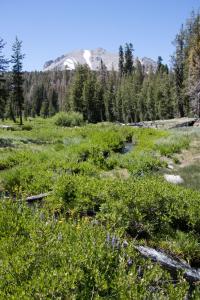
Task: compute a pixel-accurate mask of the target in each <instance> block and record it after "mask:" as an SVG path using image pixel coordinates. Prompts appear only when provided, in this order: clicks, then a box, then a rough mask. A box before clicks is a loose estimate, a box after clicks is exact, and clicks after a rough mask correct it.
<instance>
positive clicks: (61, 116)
mask: <svg viewBox="0 0 200 300" xmlns="http://www.w3.org/2000/svg"><path fill="white" fill-rule="evenodd" d="M54 122H55V124H56V125H57V126H63V127H73V126H81V125H83V123H84V122H83V115H82V114H81V113H79V112H66V113H65V112H61V113H58V114H56V116H55V117H54Z"/></svg>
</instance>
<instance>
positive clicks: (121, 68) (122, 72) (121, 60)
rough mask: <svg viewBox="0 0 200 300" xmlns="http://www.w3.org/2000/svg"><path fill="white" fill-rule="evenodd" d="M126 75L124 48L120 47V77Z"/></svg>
mask: <svg viewBox="0 0 200 300" xmlns="http://www.w3.org/2000/svg"><path fill="white" fill-rule="evenodd" d="M123 74H124V50H123V47H122V46H121V45H120V46H119V76H120V77H122V76H123Z"/></svg>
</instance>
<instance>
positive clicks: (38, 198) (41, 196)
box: [26, 192, 50, 203]
mask: <svg viewBox="0 0 200 300" xmlns="http://www.w3.org/2000/svg"><path fill="white" fill-rule="evenodd" d="M49 195H50V192H48V193H44V194H39V195H34V196H29V197H27V198H26V201H27V202H29V203H30V202H35V201H41V200H42V199H44V198H46V197H47V196H49Z"/></svg>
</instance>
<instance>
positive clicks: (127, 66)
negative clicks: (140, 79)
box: [124, 43, 134, 74]
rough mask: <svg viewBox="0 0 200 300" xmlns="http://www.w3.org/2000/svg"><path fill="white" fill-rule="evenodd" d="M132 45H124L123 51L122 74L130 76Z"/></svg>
mask: <svg viewBox="0 0 200 300" xmlns="http://www.w3.org/2000/svg"><path fill="white" fill-rule="evenodd" d="M133 51H134V50H133V45H132V44H131V43H129V44H128V43H126V44H125V51H124V57H125V62H124V73H125V74H131V73H132V72H133Z"/></svg>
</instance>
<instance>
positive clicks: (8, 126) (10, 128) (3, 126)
mask: <svg viewBox="0 0 200 300" xmlns="http://www.w3.org/2000/svg"><path fill="white" fill-rule="evenodd" d="M0 128H1V129H6V130H12V129H13V126H10V125H0Z"/></svg>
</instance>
